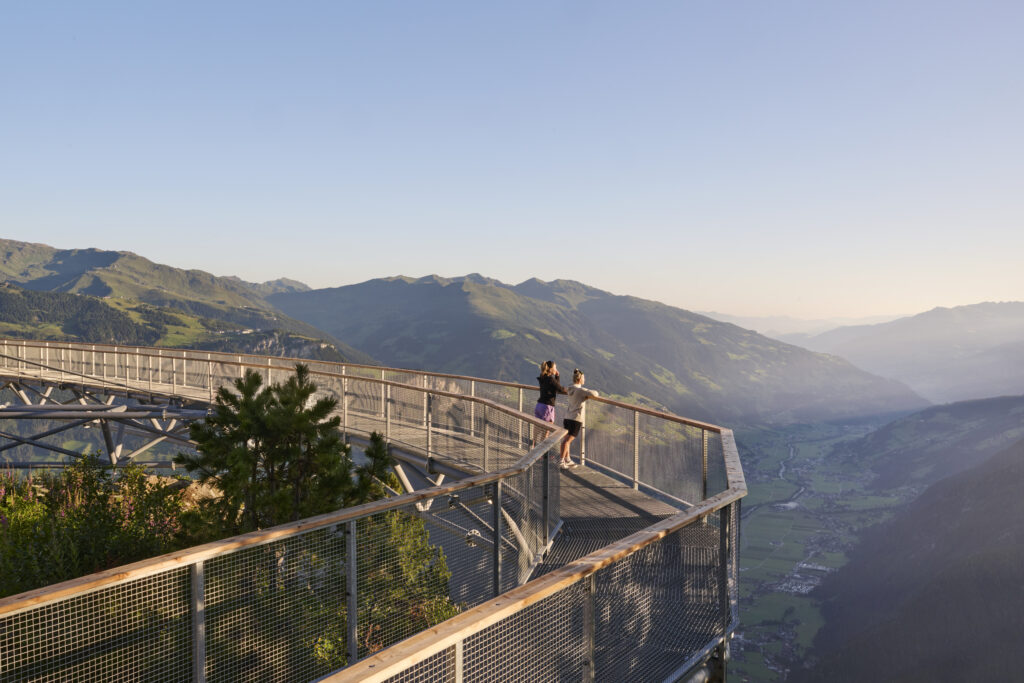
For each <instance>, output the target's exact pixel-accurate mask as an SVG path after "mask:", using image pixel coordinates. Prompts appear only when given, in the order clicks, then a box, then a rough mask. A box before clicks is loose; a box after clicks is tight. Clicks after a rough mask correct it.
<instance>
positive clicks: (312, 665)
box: [204, 528, 347, 681]
mask: <svg viewBox="0 0 1024 683" xmlns="http://www.w3.org/2000/svg"><path fill="white" fill-rule="evenodd" d="M346 562H347V557H346V552H345V534H344V530H343V529H339V528H327V529H318V530H316V531H312V532H307V533H304V534H301V535H298V536H293V537H291V538H288V539H285V540H283V541H278V542H274V543H268V544H265V545H260V546H256V547H251V548H246V549H244V550H241V551H238V552H234V553H231V554H228V555H223V556H220V557H217V558H214V559H212V560H210V561H208V562H206V563H205V564H206V566H205V569H204V572H205V593H206V653H207V654H206V658H207V660H206V672H207V680H209V681H240V680H245V681H280V680H311V679H313V678H317V677H319V676H322V675H324V674H326V673H328V672H329V671H332V670H333V669H337V668H340V667H341V666H344V665H345V664H346V663H347V659H346V653H347V641H346V633H347V612H346V601H345V595H346Z"/></svg>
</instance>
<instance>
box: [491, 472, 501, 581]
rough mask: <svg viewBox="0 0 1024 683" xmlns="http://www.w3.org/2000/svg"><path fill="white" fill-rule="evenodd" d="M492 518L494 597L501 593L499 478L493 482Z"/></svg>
mask: <svg viewBox="0 0 1024 683" xmlns="http://www.w3.org/2000/svg"><path fill="white" fill-rule="evenodd" d="M491 502H492V505H493V506H494V511H493V512H494V519H493V520H491V525H492V528H493V529H494V577H493V578H494V597H498V596H499V595H501V480H500V479H499V480H498V481H496V482H494V497H493V499H492V501H491Z"/></svg>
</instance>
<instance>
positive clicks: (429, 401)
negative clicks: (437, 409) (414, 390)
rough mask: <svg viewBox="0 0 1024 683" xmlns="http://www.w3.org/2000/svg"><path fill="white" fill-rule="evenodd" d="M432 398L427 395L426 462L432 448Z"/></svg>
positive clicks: (431, 395)
mask: <svg viewBox="0 0 1024 683" xmlns="http://www.w3.org/2000/svg"><path fill="white" fill-rule="evenodd" d="M433 437H434V396H433V394H427V460H428V461H429V460H430V453H431V451H432V450H433V448H434V438H433Z"/></svg>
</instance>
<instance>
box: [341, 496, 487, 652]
mask: <svg viewBox="0 0 1024 683" xmlns="http://www.w3.org/2000/svg"><path fill="white" fill-rule="evenodd" d="M470 503H471V504H472V501H470ZM419 512H421V511H420V510H419V509H418V508H417V507H416V506H406V507H403V508H399V509H394V510H389V511H387V512H384V513H380V514H375V515H372V516H369V517H365V518H362V519H360V520H359V521H358V523H357V524H356V530H357V531H356V533H357V543H356V546H357V548H358V550H357V561H356V566H357V570H358V578H357V591H356V592H357V595H358V603H359V610H358V631H357V640H358V642H357V647H358V656H359V658H362V657H365V656H367V655H370V654H373V653H374V652H377V651H379V650H381V649H383V648H385V647H388V646H389V645H393V644H394V643H396V642H398V641H400V640H403V639H405V638H407V637H409V636H411V635H413V634H415V633H418V632H420V631H422V630H423V629H426V628H429V627H430V626H433V625H435V624H437V623H440V622H441V621H444V620H445V619H448V618H450V617H452V616H455V614H458V613H459V612H460V611H461V610H462V609H463V607H464V604H465V600H466V598H468V597H469V596H468V595H466V593H464V592H463V593H462V595H458V596H454V595H453V593H455V591H453V590H452V587H451V585H450V581H451V579H452V577H453V569H456V570H465V569H467V567H466V564H474V560H475V561H476V562H475V564H476V565H479V564H486V556H487V553H486V552H479V553H477V552H464V553H459V554H455V555H453V556H452V557H450V558H449V557H448V556H447V555H446V554H445V552H444V550H443V548H442V547H440V546H439V545H438V544H436V543H432V541H433V540H434V536H435V535H436V533H438V532H435V533H430V532H428V529H427V520H428V519H429V516H428V515H422V514H417V513H419ZM444 531H445V528H444V527H443V526H441V531H440V533H443V532H444ZM467 560H469V562H468V563H467V562H466V561H467ZM450 563H451V564H450ZM458 573H459V574H460V575H461V574H465V573H467V572H465V571H459V572H458ZM467 578H470V579H472V578H474V577H473V576H472V575H470V576H468V577H467ZM488 597H490V596H488ZM460 598H462V600H460ZM477 600H480V598H479V597H477ZM480 601H482V600H480Z"/></svg>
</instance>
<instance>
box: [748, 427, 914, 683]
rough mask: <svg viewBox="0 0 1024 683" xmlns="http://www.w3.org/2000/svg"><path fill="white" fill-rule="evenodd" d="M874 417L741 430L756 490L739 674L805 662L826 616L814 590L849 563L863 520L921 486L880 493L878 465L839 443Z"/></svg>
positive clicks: (784, 669) (759, 675)
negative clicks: (857, 458)
mask: <svg viewBox="0 0 1024 683" xmlns="http://www.w3.org/2000/svg"><path fill="white" fill-rule="evenodd" d="M875 427H876V426H875V425H856V426H849V425H831V424H821V425H809V426H808V425H803V426H796V427H790V428H786V429H783V430H778V431H747V432H744V431H738V432H737V439H738V441H739V447H740V454H741V456H742V458H743V469H744V473H745V475H746V478H747V486H748V487H749V490H750V493H749V494H748V495H747V497H746V498H745V499H744V500H743V524H742V530H741V534H742V537H741V541H740V629H739V631H738V633H737V636H736V638H735V640H734V641H733V644H732V661H731V662H730V665H729V673H730V678H733V679H735V680H739V681H749V682H751V683H762V682H770V681H784V680H786V677H787V674H788V672H789V670H790V669H792V668H794V667H797V666H800V663H801V662H802V661H803V659H804V657H805V656H806V652H807V650H808V649H809V648H810V645H811V642H812V641H813V639H814V636H815V634H816V633H817V632H818V629H820V628H821V626H822V624H823V621H822V616H821V610H820V606H819V604H818V601H817V599H816V598H815V597H814V596H813V595H812V594H811V591H812V590H813V589H814V588H815V587H816V586H817V585H818V584H819V583H820V582H821V581H822V579H823V578H824V577H825V576H827V575H828V574H829V573H831V572H833V571H835V570H836V569H838V568H839V567H841V566H842V565H843V564H845V563H846V552H847V550H849V549H850V548H851V547H852V546H853V544H854V543H855V542H856V540H857V535H858V533H859V532H860V531H861V530H863V529H864V528H866V527H868V526H871V525H873V524H876V523H878V522H881V521H883V520H884V519H886V518H887V517H888V516H890V515H891V513H892V511H893V509H894V508H895V507H897V506H899V505H902V504H903V503H905V502H907V501H908V500H909V499H910V498H911V496H912V492H910V491H907V492H905V493H904V494H901V495H892V496H879V495H875V494H874V492H873V491H871V490H870V489H868V487H867V484H868V482H869V481H870V480H871V478H872V476H873V475H872V474H871V472H870V471H865V470H864V469H863V468H862V467H860V466H857V465H854V464H852V463H848V462H844V461H843V460H842V459H840V458H837V457H829V456H830V454H831V453H832V448H833V446H835V445H836V444H838V443H840V442H842V441H847V440H852V439H857V438H860V437H862V436H864V435H866V434H868V433H870V432H871V431H873V429H874V428H875Z"/></svg>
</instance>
